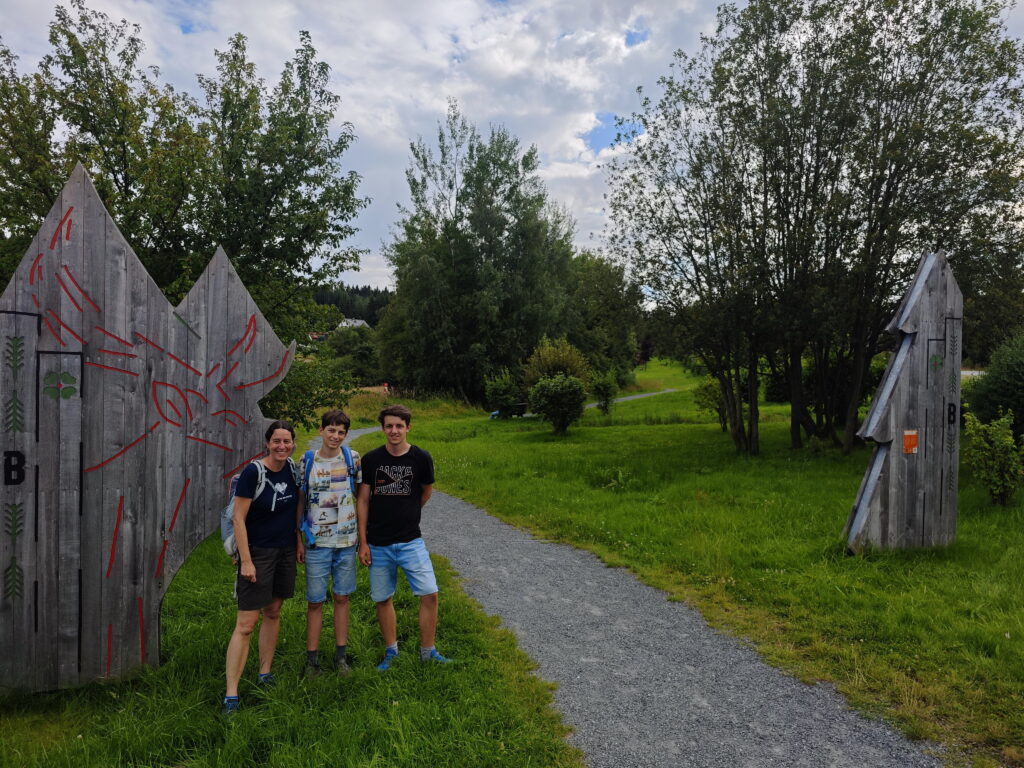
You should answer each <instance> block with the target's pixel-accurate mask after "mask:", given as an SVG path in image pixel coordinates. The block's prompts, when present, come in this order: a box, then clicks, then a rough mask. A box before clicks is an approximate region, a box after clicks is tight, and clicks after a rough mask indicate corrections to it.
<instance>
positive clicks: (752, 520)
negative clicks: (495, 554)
mask: <svg viewBox="0 0 1024 768" xmlns="http://www.w3.org/2000/svg"><path fill="white" fill-rule="evenodd" d="M688 397H689V394H688V393H687V392H683V393H677V394H670V395H662V396H658V397H652V398H648V399H645V400H637V401H633V402H630V403H621V404H619V405H617V406H616V409H615V410H614V411H613V413H612V416H611V417H610V418H607V419H606V418H603V417H599V416H598V415H596V414H595V415H592V414H589V413H588V415H587V417H586V420H585V421H584V422H583V425H582V426H577V427H575V428H573V429H572V430H571V431H570V434H569V436H568V437H567V438H565V439H558V438H555V437H553V436H552V435H551V434H550V427H548V426H546V425H544V424H542V423H540V422H534V421H532V420H515V421H512V422H504V423H502V422H496V421H486V420H483V419H480V420H476V419H463V420H458V421H446V422H441V423H436V424H434V423H429V424H421V425H419V427H418V432H417V433H416V435H415V441H416V442H418V443H419V444H421V445H423V446H424V447H426V448H427V449H428V450H430V451H431V452H432V453H433V455H434V459H435V462H436V464H437V475H438V478H439V480H438V482H439V487H440V488H441V489H442V490H445V491H448V492H450V493H453V494H455V495H458V496H460V497H462V498H465V499H468V500H470V501H472V502H475V503H477V504H479V505H481V506H483V507H484V508H486V509H487V510H489V511H490V512H493V513H494V514H496V515H498V516H499V517H501V518H503V519H505V520H507V521H509V522H512V523H514V524H517V525H520V526H523V527H525V528H528V529H530V530H532V531H534V532H536V533H538V534H539V535H542V536H544V537H548V538H552V539H556V540H559V541H566V542H570V543H572V544H574V545H576V546H582V547H586V548H588V549H591V550H593V551H594V552H596V553H597V554H598V555H600V556H601V557H602V558H603V559H604V560H605V561H606V562H607V563H609V564H610V565H615V566H625V567H628V568H630V569H632V570H633V571H635V572H636V573H637V574H638V575H639V576H640V578H642V579H643V580H645V581H647V582H648V583H650V584H653V585H655V586H658V587H661V588H663V589H665V590H667V591H668V592H669V593H670V594H671V595H673V596H674V597H675V598H677V599H681V600H686V601H688V602H690V603H692V604H694V605H696V606H697V607H699V608H700V610H701V611H702V612H703V613H704V615H705V616H706V617H707V618H708V619H709V620H710V621H711V622H712V623H713V624H714V625H716V626H720V627H724V628H727V629H729V630H730V631H732V632H735V633H737V634H740V635H743V636H746V637H748V638H750V639H751V640H752V641H753V642H755V643H756V645H757V647H758V648H759V649H760V651H761V652H762V654H763V655H764V656H765V657H766V658H767V659H769V660H770V661H771V662H773V663H775V664H778V665H780V666H782V667H784V668H786V669H788V670H791V671H793V672H794V673H795V674H797V675H799V676H800V677H801V678H803V679H805V680H808V681H813V680H818V679H826V680H831V681H833V682H834V683H835V684H836V687H837V688H838V689H839V690H840V691H841V692H842V693H844V694H845V695H846V696H847V697H848V698H849V700H850V701H851V702H853V703H854V704H855V705H856V706H857V707H859V708H860V709H862V710H863V711H866V712H869V713H875V714H882V715H885V716H888V717H890V718H892V719H893V720H894V721H896V722H897V723H898V724H899V725H900V726H901V727H903V728H904V730H905V731H906V732H907V733H908V734H910V735H911V736H913V737H919V738H929V739H936V740H939V741H942V742H943V743H945V744H946V745H948V746H949V747H950V748H951V750H952V754H955V755H963V754H968V755H970V756H971V759H973V760H974V762H975V764H977V765H992V764H996V763H997V762H1002V763H1004V764H1010V765H1024V607H1022V597H1024V592H1022V588H1021V584H1022V583H1024V506H1022V504H1021V502H1020V500H1018V502H1017V503H1016V504H1015V505H1013V506H1011V507H1010V508H1009V509H996V508H993V507H990V506H989V505H988V504H987V500H986V497H985V493H984V491H983V490H982V489H981V488H980V487H978V486H977V484H975V483H973V482H972V481H971V479H970V478H969V477H967V476H965V477H964V482H963V489H962V491H961V496H960V520H959V531H958V538H957V541H956V542H955V543H954V544H953V545H951V546H949V547H946V548H943V549H929V550H912V551H904V552H887V553H881V552H879V553H872V554H869V555H867V556H865V557H848V556H846V555H845V553H844V542H843V540H842V531H843V526H844V524H845V521H846V517H847V513H848V512H849V509H850V506H851V505H852V503H853V500H854V497H855V495H856V492H857V487H858V484H859V482H860V479H861V476H862V474H863V471H864V469H865V466H866V463H867V459H868V455H869V453H868V451H867V450H860V451H857V452H854V453H853V454H852V455H850V456H846V457H844V456H842V455H840V454H839V453H838V452H836V451H834V450H832V449H822V448H821V447H820V446H818V447H817V448H816V449H815V450H806V451H793V450H791V449H790V448H789V447H788V424H787V423H786V416H785V412H784V409H781V408H780V407H779V406H772V407H770V408H768V409H767V417H768V418H767V419H766V423H764V424H763V425H762V455H761V456H759V457H748V456H740V455H737V454H736V453H735V451H734V450H733V447H732V443H731V441H730V440H729V437H728V435H726V434H723V433H722V432H721V430H720V429H719V427H718V425H717V423H711V422H714V418H713V417H711V416H708V415H704V416H701V414H699V413H697V412H696V410H695V409H694V408H693V405H692V401H688V400H687V398H688ZM776 411H778V412H776ZM669 414H676V415H677V417H678V418H674V419H670V418H668V415H669ZM648 419H649V420H648ZM655 419H662V421H661V422H660V423H659V422H657V421H655ZM702 419H703V421H704V422H705V423H700V422H701V420H702ZM364 439H366V440H373V439H376V438H364Z"/></svg>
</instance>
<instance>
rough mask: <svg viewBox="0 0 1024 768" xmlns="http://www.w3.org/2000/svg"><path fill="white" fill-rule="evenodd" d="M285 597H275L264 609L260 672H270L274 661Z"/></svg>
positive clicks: (261, 629)
mask: <svg viewBox="0 0 1024 768" xmlns="http://www.w3.org/2000/svg"><path fill="white" fill-rule="evenodd" d="M283 604H284V598H281V597H275V598H274V599H273V600H272V601H271V602H270V605H268V606H267V607H266V608H264V609H263V621H262V622H261V623H260V674H261V675H265V674H267V673H268V672H270V665H271V664H273V663H274V649H275V648H277V633H278V632H279V631H280V629H281V606H282V605H283Z"/></svg>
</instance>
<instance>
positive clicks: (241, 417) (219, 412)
mask: <svg viewBox="0 0 1024 768" xmlns="http://www.w3.org/2000/svg"><path fill="white" fill-rule="evenodd" d="M222 413H229V414H231V415H232V416H237V417H238V418H239V419H241V420H242V423H243V424H248V423H249V422H248V421H246V420H245V417H244V416H242V414H240V413H239V412H238V411H231V410H228V409H227V408H225V409H224V410H223V411H217V412H216V413H212V414H210V415H211V416H220V415H221V414H222Z"/></svg>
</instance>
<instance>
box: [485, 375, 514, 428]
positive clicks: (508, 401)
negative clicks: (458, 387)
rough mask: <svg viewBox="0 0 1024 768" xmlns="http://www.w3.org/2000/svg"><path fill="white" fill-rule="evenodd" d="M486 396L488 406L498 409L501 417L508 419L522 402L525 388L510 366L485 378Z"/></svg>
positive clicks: (494, 409)
mask: <svg viewBox="0 0 1024 768" xmlns="http://www.w3.org/2000/svg"><path fill="white" fill-rule="evenodd" d="M484 397H485V398H486V399H487V407H488V408H490V409H491V410H492V411H497V412H498V416H499V417H500V418H502V419H507V418H509V417H510V416H511V415H512V413H513V412H514V411H515V410H516V405H518V404H519V403H521V402H522V400H523V388H522V385H520V383H519V381H518V379H516V377H515V376H513V375H512V374H511V373H509V370H508V368H502V369H501V370H500V371H499V372H498V374H497V375H496V376H489V377H488V378H486V379H484Z"/></svg>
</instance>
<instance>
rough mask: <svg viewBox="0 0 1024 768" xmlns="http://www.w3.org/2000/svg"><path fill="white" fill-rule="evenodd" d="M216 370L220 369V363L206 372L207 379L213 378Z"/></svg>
mask: <svg viewBox="0 0 1024 768" xmlns="http://www.w3.org/2000/svg"><path fill="white" fill-rule="evenodd" d="M218 368H220V363H217V364H216V365H215V366H213V368H211V369H210V370H209V371H207V372H206V376H207V378H209V377H210V376H213V372H214V371H216V370H217V369H218Z"/></svg>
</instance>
